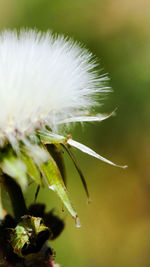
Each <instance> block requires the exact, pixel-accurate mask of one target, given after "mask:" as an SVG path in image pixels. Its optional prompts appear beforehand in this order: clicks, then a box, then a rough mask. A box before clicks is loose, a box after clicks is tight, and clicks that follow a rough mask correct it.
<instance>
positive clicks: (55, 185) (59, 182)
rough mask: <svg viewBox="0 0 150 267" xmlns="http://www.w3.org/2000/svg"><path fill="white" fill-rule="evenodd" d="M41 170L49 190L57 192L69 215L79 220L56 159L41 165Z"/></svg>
mask: <svg viewBox="0 0 150 267" xmlns="http://www.w3.org/2000/svg"><path fill="white" fill-rule="evenodd" d="M40 168H41V171H42V173H43V176H44V177H45V178H46V181H47V183H48V186H49V188H50V189H52V190H53V191H54V192H56V194H57V195H58V196H59V198H60V199H61V201H62V203H63V204H64V205H65V207H66V208H67V210H68V211H69V213H70V214H71V215H72V216H73V217H74V218H77V213H76V211H75V210H74V208H73V206H72V204H71V201H70V199H69V196H68V193H67V189H66V187H65V184H64V182H63V179H62V176H61V173H60V171H59V169H58V167H57V164H56V162H55V161H54V159H53V158H52V157H51V156H50V159H49V161H48V162H47V163H43V164H41V165H40Z"/></svg>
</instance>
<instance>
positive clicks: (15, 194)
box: [2, 174, 27, 220]
mask: <svg viewBox="0 0 150 267" xmlns="http://www.w3.org/2000/svg"><path fill="white" fill-rule="evenodd" d="M2 182H3V185H4V187H5V188H6V191H7V192H8V194H9V197H10V200H11V204H12V209H13V212H14V216H15V218H16V219H17V220H19V219H20V217H21V216H23V215H25V214H27V208H26V204H25V200H24V197H23V193H22V190H21V188H20V186H19V185H18V184H17V183H16V182H15V181H14V179H12V178H10V177H9V176H8V175H7V174H3V181H2Z"/></svg>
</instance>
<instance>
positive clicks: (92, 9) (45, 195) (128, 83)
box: [0, 0, 150, 267]
mask: <svg viewBox="0 0 150 267" xmlns="http://www.w3.org/2000/svg"><path fill="white" fill-rule="evenodd" d="M22 26H23V27H36V28H38V29H40V30H47V29H51V30H52V31H54V32H57V33H63V34H65V35H69V36H71V37H72V38H74V39H75V40H78V41H79V42H81V43H84V44H85V45H86V47H88V48H89V49H90V50H91V51H92V52H93V53H94V54H95V55H96V57H97V58H98V60H99V63H100V66H101V68H102V73H109V77H110V86H111V87H112V88H113V90H114V92H113V93H110V94H109V95H108V96H107V98H106V99H105V100H104V101H102V102H103V103H104V105H102V106H101V107H100V108H99V110H98V111H99V112H106V113H107V112H111V111H112V110H114V108H116V107H117V108H118V110H117V116H116V117H112V118H110V119H108V120H106V121H104V122H103V123H100V124H97V123H96V124H95V123H93V124H86V125H85V127H84V128H83V127H81V126H80V125H79V126H77V127H76V128H75V129H74V130H72V134H73V137H74V139H75V140H77V141H81V142H82V143H84V144H87V145H88V146H89V147H91V148H93V149H95V151H97V152H98V153H100V154H101V155H103V156H105V157H107V158H108V159H110V160H112V161H114V162H116V163H118V164H127V165H128V169H126V170H122V169H119V168H115V167H112V166H109V165H107V164H104V163H102V162H99V161H98V160H96V159H93V158H90V157H89V156H87V155H85V154H84V155H83V154H82V153H80V152H75V155H76V157H77V159H78V162H79V164H80V167H81V168H82V170H83V172H84V174H85V176H86V179H87V183H88V186H89V191H90V195H91V199H92V202H91V204H90V205H88V204H87V202H86V196H85V193H84V190H83V188H82V184H81V181H80V179H79V177H78V174H77V172H76V170H75V168H74V166H73V164H72V162H71V161H70V160H69V159H68V157H67V156H65V161H66V166H67V176H68V190H69V192H70V195H71V197H72V200H73V203H74V204H75V207H76V209H77V210H78V213H79V216H80V220H81V224H82V227H81V228H80V229H77V228H76V227H75V224H74V221H73V220H72V218H70V215H69V214H67V212H62V209H61V205H60V202H59V200H57V197H56V196H55V195H54V193H53V192H51V191H48V190H47V189H42V190H41V191H40V193H39V196H38V202H40V201H41V202H45V203H46V205H47V209H51V208H54V207H55V209H56V213H57V214H59V215H60V216H61V217H62V218H64V219H65V222H66V227H65V230H64V232H63V233H62V235H61V236H60V237H59V238H58V239H57V240H56V241H53V242H52V243H51V245H52V247H53V248H54V249H55V251H56V262H58V263H60V264H61V266H62V267H77V266H78V267H149V266H150V1H147V0H132V1H131V0H126V1H124V0H76V1H75V0H21V1H20V0H0V29H3V28H6V27H7V28H14V27H15V28H20V27H22ZM12 68H13V66H12ZM100 100H101V99H100ZM34 192H35V188H34V186H33V185H32V186H31V188H30V190H29V192H28V194H27V195H26V199H27V201H28V203H31V202H32V201H33V199H34V194H33V193H34Z"/></svg>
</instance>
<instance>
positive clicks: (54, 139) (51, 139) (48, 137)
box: [37, 130, 68, 144]
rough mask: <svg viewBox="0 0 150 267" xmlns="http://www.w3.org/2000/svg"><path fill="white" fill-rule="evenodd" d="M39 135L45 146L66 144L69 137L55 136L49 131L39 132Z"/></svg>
mask: <svg viewBox="0 0 150 267" xmlns="http://www.w3.org/2000/svg"><path fill="white" fill-rule="evenodd" d="M37 134H38V136H39V137H40V140H41V142H42V143H43V144H61V143H62V144H64V143H66V142H67V139H68V137H64V136H61V135H58V134H54V133H52V132H50V131H48V130H44V131H37Z"/></svg>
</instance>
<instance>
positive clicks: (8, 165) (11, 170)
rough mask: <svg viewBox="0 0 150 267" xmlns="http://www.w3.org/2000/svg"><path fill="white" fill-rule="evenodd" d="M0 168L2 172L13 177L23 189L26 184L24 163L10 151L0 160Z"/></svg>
mask: <svg viewBox="0 0 150 267" xmlns="http://www.w3.org/2000/svg"><path fill="white" fill-rule="evenodd" d="M0 168H1V169H2V171H3V172H4V173H6V174H7V175H9V176H10V177H12V178H14V179H15V180H16V182H17V183H18V184H19V185H20V186H21V188H22V190H25V189H26V187H27V184H28V177H27V174H26V165H25V164H24V163H23V162H22V161H21V160H20V159H19V158H17V157H16V156H15V155H14V154H13V153H12V152H9V153H8V154H6V155H5V156H4V157H3V159H2V161H1V162H0Z"/></svg>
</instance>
